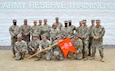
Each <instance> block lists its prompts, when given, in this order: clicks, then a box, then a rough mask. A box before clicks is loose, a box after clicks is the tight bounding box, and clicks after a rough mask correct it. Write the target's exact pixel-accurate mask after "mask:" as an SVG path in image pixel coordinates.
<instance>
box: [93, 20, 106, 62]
mask: <svg viewBox="0 0 115 71" xmlns="http://www.w3.org/2000/svg"><path fill="white" fill-rule="evenodd" d="M104 34H105V28H104V27H103V26H101V24H100V20H96V26H95V28H94V29H93V31H92V37H93V43H92V59H95V53H96V48H98V50H99V54H100V57H101V59H100V61H102V62H104V60H103V57H104V53H103V49H104V48H103V36H104Z"/></svg>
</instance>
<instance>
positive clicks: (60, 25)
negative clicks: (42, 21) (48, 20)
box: [53, 22, 63, 30]
mask: <svg viewBox="0 0 115 71" xmlns="http://www.w3.org/2000/svg"><path fill="white" fill-rule="evenodd" d="M54 24H55V25H56V26H57V28H58V29H59V30H61V29H62V27H63V25H62V23H60V22H59V23H56V22H55V23H53V25H54Z"/></svg>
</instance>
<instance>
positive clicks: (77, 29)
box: [76, 21, 83, 35]
mask: <svg viewBox="0 0 115 71" xmlns="http://www.w3.org/2000/svg"><path fill="white" fill-rule="evenodd" d="M82 26H83V22H82V21H80V22H79V26H78V27H77V28H76V32H77V33H78V35H80V33H81V32H80V29H81V27H82Z"/></svg>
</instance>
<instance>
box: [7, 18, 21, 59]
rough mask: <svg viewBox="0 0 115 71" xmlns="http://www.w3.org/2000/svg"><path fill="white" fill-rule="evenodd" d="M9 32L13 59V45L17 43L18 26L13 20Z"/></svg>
mask: <svg viewBox="0 0 115 71" xmlns="http://www.w3.org/2000/svg"><path fill="white" fill-rule="evenodd" d="M9 32H10V35H11V46H12V52H13V57H15V50H14V45H15V42H16V41H17V35H18V34H19V26H18V25H17V21H16V20H15V19H14V20H13V25H12V26H11V27H10V28H9Z"/></svg>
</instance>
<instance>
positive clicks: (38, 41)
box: [28, 39, 40, 50]
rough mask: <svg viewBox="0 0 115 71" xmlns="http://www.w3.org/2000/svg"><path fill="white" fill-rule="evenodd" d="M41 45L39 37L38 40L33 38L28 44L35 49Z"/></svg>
mask: <svg viewBox="0 0 115 71" xmlns="http://www.w3.org/2000/svg"><path fill="white" fill-rule="evenodd" d="M39 45H40V40H39V39H37V40H35V41H34V40H31V41H30V42H29V44H28V47H29V48H34V49H35V50H37V49H38V48H39Z"/></svg>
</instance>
